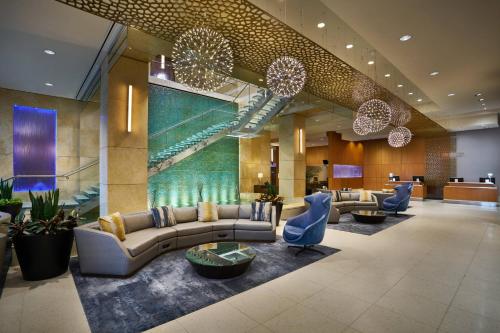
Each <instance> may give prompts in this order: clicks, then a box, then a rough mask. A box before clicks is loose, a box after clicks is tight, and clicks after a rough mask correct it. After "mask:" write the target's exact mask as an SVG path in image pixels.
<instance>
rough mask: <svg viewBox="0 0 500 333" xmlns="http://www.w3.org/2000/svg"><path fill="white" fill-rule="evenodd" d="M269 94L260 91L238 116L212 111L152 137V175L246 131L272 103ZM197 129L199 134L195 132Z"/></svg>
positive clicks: (150, 143)
mask: <svg viewBox="0 0 500 333" xmlns="http://www.w3.org/2000/svg"><path fill="white" fill-rule="evenodd" d="M270 98H271V95H270V93H269V91H268V90H266V89H262V88H259V89H257V91H256V92H255V93H254V94H251V95H250V97H249V98H248V101H247V103H246V104H245V105H244V106H242V107H240V108H239V110H238V113H230V112H227V111H224V110H222V109H220V108H219V109H214V110H208V111H206V112H204V113H202V114H200V115H196V116H194V117H191V118H189V119H187V120H184V121H182V122H180V123H178V124H176V125H174V126H171V127H169V128H166V129H164V130H161V131H158V132H157V133H154V134H152V135H150V137H149V146H150V155H149V161H148V169H149V175H150V176H152V175H154V174H156V173H158V172H160V171H161V170H164V169H166V168H168V167H169V166H171V165H173V164H175V163H177V162H179V161H181V160H183V159H184V158H186V157H188V156H190V155H191V154H193V153H195V152H197V151H199V150H200V149H203V148H204V147H206V146H207V145H209V144H211V143H213V142H216V141H217V140H218V139H220V138H222V137H224V136H226V135H229V134H231V133H232V132H233V131H235V130H238V129H240V128H242V127H243V126H244V125H245V124H246V123H247V122H248V121H249V120H250V119H251V118H252V117H253V116H254V114H255V113H256V112H258V111H259V110H260V109H261V108H262V107H263V106H264V105H266V103H268V102H269V99H270ZM206 123H210V124H211V125H210V126H208V127H206V128H196V126H198V124H206ZM193 128H195V131H193Z"/></svg>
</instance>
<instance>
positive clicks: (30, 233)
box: [9, 189, 78, 281]
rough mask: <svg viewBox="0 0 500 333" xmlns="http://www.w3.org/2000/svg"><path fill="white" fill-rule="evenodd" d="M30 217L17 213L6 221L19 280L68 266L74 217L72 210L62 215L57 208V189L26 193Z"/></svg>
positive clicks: (54, 272) (45, 275) (41, 276)
mask: <svg viewBox="0 0 500 333" xmlns="http://www.w3.org/2000/svg"><path fill="white" fill-rule="evenodd" d="M29 196H30V200H31V211H30V216H29V217H27V218H25V217H24V216H19V217H18V218H17V219H16V220H15V221H14V222H10V223H9V236H10V237H11V239H12V242H13V243H14V248H15V250H16V254H17V258H18V260H19V265H20V266H21V271H22V273H23V279H25V280H29V281H36V280H43V279H48V278H51V277H54V276H58V275H60V274H63V273H64V272H66V270H67V269H68V264H69V258H70V255H71V247H72V246H73V228H74V227H75V226H77V222H78V216H77V214H76V213H75V211H73V212H72V213H71V214H70V215H69V216H67V217H66V216H65V213H64V210H63V209H61V208H59V189H56V190H55V191H54V190H51V191H49V192H48V193H45V194H44V195H43V196H42V195H34V194H33V193H31V191H30V192H29Z"/></svg>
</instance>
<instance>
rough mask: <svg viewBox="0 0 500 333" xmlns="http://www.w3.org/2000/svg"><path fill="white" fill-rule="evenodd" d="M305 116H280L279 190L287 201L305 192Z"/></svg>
mask: <svg viewBox="0 0 500 333" xmlns="http://www.w3.org/2000/svg"><path fill="white" fill-rule="evenodd" d="M301 128H302V133H303V137H302V143H303V150H302V153H301V152H300V145H299V129H301ZM305 142H306V131H305V118H304V117H303V116H300V115H295V114H292V115H288V116H283V117H280V118H279V143H280V149H279V161H280V171H279V192H280V195H281V196H283V197H284V198H285V202H294V201H296V200H297V198H299V199H300V200H302V199H301V198H302V197H304V194H305V186H306V185H305V184H306V183H305V178H306V157H305V153H306V151H305Z"/></svg>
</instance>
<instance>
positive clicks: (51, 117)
mask: <svg viewBox="0 0 500 333" xmlns="http://www.w3.org/2000/svg"><path fill="white" fill-rule="evenodd" d="M56 132H57V111H56V110H49V109H40V108H34V107H30V106H20V105H14V117H13V133H14V139H13V144H14V158H13V163H14V168H13V169H14V175H16V176H17V175H55V174H56ZM55 187H56V179H55V177H48V178H45V177H29V178H17V179H16V181H15V182H14V191H17V192H21V191H28V190H32V191H46V190H50V189H54V188H55Z"/></svg>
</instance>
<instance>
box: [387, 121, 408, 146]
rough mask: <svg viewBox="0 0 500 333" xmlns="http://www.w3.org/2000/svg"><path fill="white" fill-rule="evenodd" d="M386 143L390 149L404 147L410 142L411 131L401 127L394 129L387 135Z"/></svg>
mask: <svg viewBox="0 0 500 333" xmlns="http://www.w3.org/2000/svg"><path fill="white" fill-rule="evenodd" d="M387 141H388V142H389V145H390V146H391V147H395V148H400V147H404V146H406V145H407V144H409V143H410V141H411V131H410V130H409V129H408V128H406V127H403V126H399V127H396V128H394V129H393V130H391V132H390V133H389V137H388V138H387Z"/></svg>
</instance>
